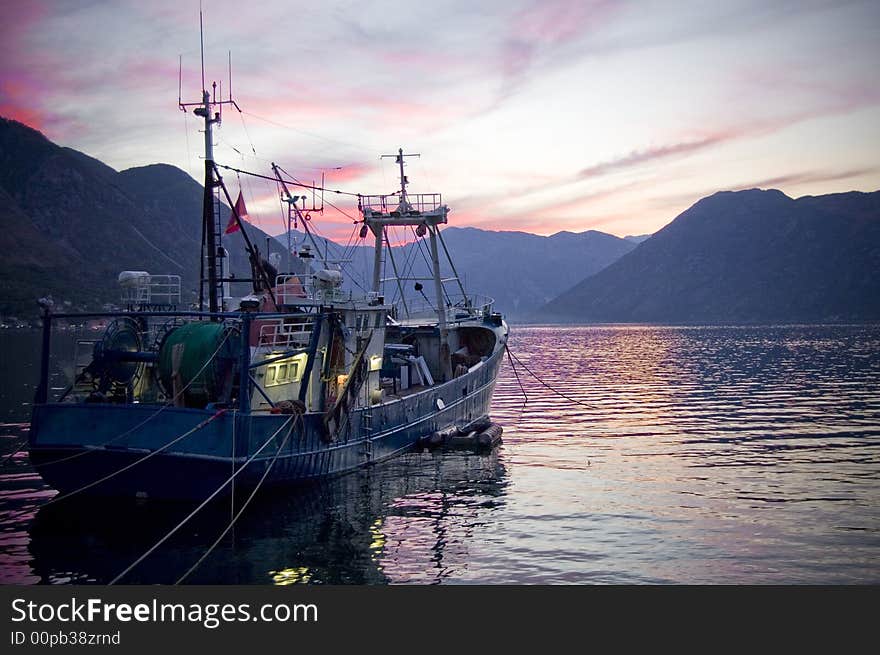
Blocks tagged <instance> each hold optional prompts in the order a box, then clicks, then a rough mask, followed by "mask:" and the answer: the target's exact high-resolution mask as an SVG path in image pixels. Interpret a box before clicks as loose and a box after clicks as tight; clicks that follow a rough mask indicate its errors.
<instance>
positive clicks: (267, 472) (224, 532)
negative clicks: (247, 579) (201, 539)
mask: <svg viewBox="0 0 880 655" xmlns="http://www.w3.org/2000/svg"><path fill="white" fill-rule="evenodd" d="M294 416H295V417H296V418H299V417H300V416H301V415H300V414H295V415H294ZM294 428H296V420H294V422H293V423H292V424H291V425H290V429H289V430H288V431H287V434H286V435H285V436H284V440H283V441H282V442H281V444H280V445H279V446H278V449H277V450H276V451H275V456H274V457H272V461H271V462H269V465H268V466H267V467H266V470H265V471H264V472H263V476H262V477H261V478H260V481H259V482H257V486H256V487H254V489H253V491H251V493H250V495H249V496H248V497H247V500H245V501H244V504H243V505H242V506H241V508H240V509H239V510H238V513H237V514H235V516H233V517H232V520H231V521H230V522H229V525H227V526H226V529H224V530H223V532H221V533H220V536H219V537H217V539H216V540H215V541H214V543H212V544H211V545H210V546H209V547H208V550H206V551H205V552H204V553H203V554H202V556H201V557H200V558H199V559H198V560H197V561H196V563H195V564H193V565H192V566H191V567H189V569H187V571H186V573H184V574H183V575H182V576H180V577H179V578H178V579H177V582H175V583H174V584H176V585H179V584H180V583H182V582H183V581H184V580H186V579H187V578H188V577H189V576H190V574H191V573H192V572H193V571H195V570H196V569H197V568H199V566H200V565H201V563H202V562H204V561H205V559H206V558H207V557H208V555H210V554H211V553H212V552H213V550H214V549H215V548H216V547H217V546H218V545H219V544H220V542H221V541H223V537H225V536H226V535H227V534H228V533H229V531H230V530H231V529H232V527H233V526H234V525H235V523H236V521H238V519H239V518H241V515H242V514H243V513H244V511H245V510H246V509H247V506H248V505H249V504H250V502H251V501H252V500H253V499H254V496H256V495H257V492H258V491H259V490H260V487H261V486H262V484H263V482H264V481H265V480H266V478H267V477H268V476H269V472H270V471H271V470H272V467H273V466H275V462H276V461H277V460H278V455H279V454H281V450H282V449H283V448H284V446H285V445H287V441H288V439H290V435H291V434H293V430H294ZM234 485H235V483H234V482H233V487H234Z"/></svg>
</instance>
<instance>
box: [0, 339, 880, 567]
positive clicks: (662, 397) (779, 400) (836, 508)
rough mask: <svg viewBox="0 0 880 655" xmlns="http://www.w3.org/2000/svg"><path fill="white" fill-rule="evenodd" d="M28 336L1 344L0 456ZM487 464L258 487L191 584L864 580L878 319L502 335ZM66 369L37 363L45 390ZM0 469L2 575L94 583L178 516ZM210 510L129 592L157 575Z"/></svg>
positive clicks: (876, 535)
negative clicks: (509, 357) (77, 496)
mask: <svg viewBox="0 0 880 655" xmlns="http://www.w3.org/2000/svg"><path fill="white" fill-rule="evenodd" d="M37 343H38V336H37V335H36V334H35V333H33V332H13V331H4V332H3V333H0V383H2V388H0V395H2V398H0V412H2V416H3V417H4V419H3V420H4V421H5V424H4V425H3V426H2V428H0V434H2V438H0V442H2V444H3V452H5V453H9V452H12V451H14V450H15V447H16V445H17V443H18V440H20V439H21V437H22V436H23V435H25V434H26V432H25V430H26V425H21V424H20V422H21V421H23V420H26V416H27V407H22V403H25V402H28V401H29V399H30V396H31V393H32V391H31V389H32V385H33V376H34V366H35V364H36V358H37V353H36V346H37ZM511 349H512V350H513V352H514V353H515V354H516V355H518V357H519V358H520V359H521V360H522V361H523V362H525V364H526V365H527V366H528V367H529V368H530V369H531V370H532V371H534V372H535V373H536V374H538V375H539V376H540V377H541V378H543V379H544V380H546V381H547V383H548V384H550V385H552V386H553V387H555V388H557V389H559V390H561V391H562V392H563V393H564V394H566V395H567V396H569V397H570V398H571V399H573V400H576V401H578V402H573V400H566V399H564V398H561V397H559V396H558V395H556V394H554V393H553V392H551V391H550V390H549V389H547V388H545V387H543V386H541V385H539V384H538V383H536V382H535V381H534V380H533V379H531V378H530V377H529V375H528V373H526V372H525V371H524V370H520V371H519V373H520V376H521V378H522V380H523V382H524V383H525V384H526V386H527V389H526V391H527V394H528V399H529V401H528V403H527V404H525V405H523V398H522V394H521V392H520V390H519V387H518V385H517V383H516V380H515V378H514V376H513V374H512V371H511V369H510V367H509V366H508V365H505V368H504V370H503V371H502V377H501V378H500V380H499V384H498V388H497V390H496V395H495V402H494V404H493V418H494V419H495V420H496V421H499V422H500V423H502V424H503V426H504V430H505V431H504V444H503V445H502V446H501V447H500V449H498V450H497V451H496V452H495V453H493V454H491V455H488V456H486V455H484V456H476V455H465V454H445V455H432V454H413V455H408V456H405V457H402V458H399V459H397V460H395V461H393V462H391V463H388V464H385V465H380V466H377V467H375V468H373V469H371V470H370V471H368V472H361V473H357V474H352V475H349V476H345V477H343V478H340V479H337V480H334V481H332V482H329V483H326V484H323V485H320V486H315V487H309V488H302V489H298V490H290V491H287V492H286V493H285V492H276V493H274V494H266V495H263V496H262V497H258V499H257V500H256V501H255V502H254V504H253V505H252V506H251V507H250V508H249V509H248V511H247V513H246V514H245V515H244V516H243V518H242V519H241V520H240V521H239V523H238V524H237V526H236V528H235V531H234V535H233V536H232V537H227V539H226V540H225V541H224V542H223V543H222V544H221V545H220V546H219V547H218V548H217V549H216V550H215V551H214V552H213V553H212V554H211V555H210V557H209V558H208V559H207V560H206V561H205V563H204V564H203V565H202V566H201V567H200V568H199V569H198V570H197V571H196V573H195V574H194V575H193V576H192V577H191V578H190V579H189V581H191V582H201V583H276V584H290V583H303V582H304V583H403V582H410V583H413V582H415V583H435V582H443V583H470V582H478V583H613V584H620V583H757V584H763V583H819V584H825V583H874V584H877V583H880V326H794V327H792V326H788V327H695V328H667V327H642V326H639V327H629V326H626V327H604V326H603V327H514V331H513V336H512V339H511ZM63 377H64V373H63V371H60V370H59V371H57V372H56V379H55V383H56V384H58V381H59V380H62V379H63ZM53 493H54V492H53V491H51V490H50V489H47V488H46V487H45V486H44V485H43V484H42V482H41V481H40V479H39V478H38V477H37V476H36V475H35V474H34V473H33V471H32V469H31V468H30V467H29V465H28V462H27V457H26V455H24V454H17V455H14V456H12V457H9V458H6V459H5V460H4V465H3V468H2V471H0V520H2V533H0V582H16V583H37V582H52V583H65V582H80V583H81V582H106V581H108V580H110V579H112V578H113V577H114V576H115V575H116V574H117V573H119V572H120V571H121V570H123V569H124V568H125V567H126V566H127V565H128V564H130V563H131V562H132V561H134V560H135V559H136V558H137V557H138V556H140V555H141V554H142V553H143V552H144V551H145V550H147V548H149V547H150V546H152V544H153V543H154V542H155V541H156V540H158V539H159V537H161V536H162V535H163V534H165V531H167V530H168V529H169V528H170V527H171V526H173V525H174V524H176V523H177V521H178V520H179V519H180V518H181V517H182V516H184V515H185V513H186V511H187V510H186V509H184V508H180V507H174V506H171V507H168V506H156V505H150V504H147V505H128V504H126V505H110V504H106V503H104V504H95V503H75V502H74V501H72V500H71V501H67V502H62V503H58V505H56V506H51V507H47V508H44V509H42V510H40V509H39V507H40V505H41V503H43V502H45V499H47V498H49V497H51V495H53ZM229 513H230V508H229V506H228V502H226V503H220V504H218V505H217V506H214V507H209V508H208V509H207V510H206V511H205V513H204V515H202V516H200V517H199V519H198V522H197V523H194V524H192V525H190V526H189V527H188V528H187V529H186V530H184V531H182V532H181V533H180V534H179V535H178V536H176V537H174V538H173V539H171V540H170V541H169V542H168V543H167V544H166V545H165V546H163V547H162V548H161V549H160V550H158V551H157V552H156V553H155V554H154V555H152V556H151V557H150V558H149V559H148V560H146V561H145V562H144V563H143V564H142V565H141V566H140V567H139V568H137V569H135V571H134V572H133V573H132V574H131V576H130V577H129V578H127V581H129V582H138V583H154V582H163V583H169V582H173V581H174V580H176V579H177V577H178V576H179V575H180V574H181V573H182V572H184V571H185V570H186V569H188V568H189V567H190V565H191V564H192V563H193V562H195V561H196V560H197V559H198V558H199V557H200V556H201V555H202V553H203V552H204V551H205V549H206V548H207V547H208V546H209V545H210V544H211V543H212V542H213V541H214V539H215V538H216V536H217V535H218V534H219V533H220V532H221V531H222V530H223V528H224V527H225V525H226V521H227V520H228V518H229Z"/></svg>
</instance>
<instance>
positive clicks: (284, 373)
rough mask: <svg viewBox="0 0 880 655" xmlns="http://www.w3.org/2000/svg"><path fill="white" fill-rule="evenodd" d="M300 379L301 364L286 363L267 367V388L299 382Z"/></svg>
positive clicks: (295, 362)
mask: <svg viewBox="0 0 880 655" xmlns="http://www.w3.org/2000/svg"><path fill="white" fill-rule="evenodd" d="M299 379H300V362H298V361H290V360H288V361H285V362H278V363H276V364H269V365H268V366H267V367H266V386H267V387H274V386H277V385H279V384H288V383H290V382H298V381H299Z"/></svg>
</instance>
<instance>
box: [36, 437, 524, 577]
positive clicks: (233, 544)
mask: <svg viewBox="0 0 880 655" xmlns="http://www.w3.org/2000/svg"><path fill="white" fill-rule="evenodd" d="M502 457H503V456H501V455H499V452H498V451H497V450H495V451H493V452H491V453H487V454H480V455H477V454H470V453H443V454H440V453H436V454H432V453H428V452H422V453H419V452H415V453H410V454H407V455H404V456H402V457H400V458H398V459H395V460H392V461H389V462H386V463H383V464H379V465H376V466H374V467H371V468H368V469H363V470H360V471H357V472H354V473H351V474H349V475H345V476H342V477H338V478H334V479H331V480H328V481H326V482H325V483H323V484H321V485H311V486H305V487H303V488H302V489H300V490H298V493H296V494H285V495H278V494H265V495H262V494H258V495H257V496H256V497H255V498H254V500H253V502H252V504H251V506H250V507H249V508H248V511H246V512H244V514H243V515H242V517H241V519H240V520H239V521H238V523H237V524H236V526H235V528H234V531H233V532H231V533H230V536H227V537H226V538H225V539H224V540H223V541H222V542H221V543H220V545H219V546H218V547H217V548H216V549H215V550H214V551H213V552H212V553H211V554H210V555H209V556H208V557H207V559H206V560H205V561H204V562H203V563H202V564H201V566H199V567H198V568H197V570H196V571H195V572H194V573H193V575H192V576H190V577H188V578H187V579H186V582H187V583H202V584H272V583H274V584H279V585H286V584H295V583H318V584H387V583H398V582H418V583H431V582H441V581H442V580H443V579H444V578H446V577H447V576H460V574H461V573H462V571H463V570H466V569H467V567H468V560H469V557H470V553H469V550H470V549H473V548H475V547H478V544H475V543H473V542H472V540H471V538H470V537H471V534H472V528H473V527H474V526H475V525H478V524H479V523H481V522H483V521H485V520H487V518H488V516H489V515H490V514H491V513H492V512H494V511H495V510H496V509H498V508H499V507H501V506H502V505H503V503H504V495H505V489H506V486H507V484H508V481H507V473H506V470H505V467H504V464H503V462H502ZM237 502H238V503H239V506H240V503H242V502H244V498H239V499H238V500H237ZM231 509H232V508H231V506H230V501H229V499H228V498H227V499H226V500H225V501H219V502H218V503H216V504H215V505H211V506H208V507H206V508H205V510H203V511H202V512H200V513H199V514H198V515H197V516H196V518H195V519H193V520H192V521H190V522H188V523H187V524H186V525H185V526H184V527H183V528H182V529H181V530H180V531H179V532H177V533H176V534H175V535H174V536H172V537H171V538H170V539H169V540H168V541H167V542H166V543H165V544H163V546H161V547H160V548H159V549H158V550H157V551H156V552H155V553H153V554H152V555H151V556H150V557H149V558H147V559H146V560H144V562H143V563H141V564H140V565H139V566H137V567H136V568H135V569H134V570H133V571H132V573H131V574H130V575H129V576H127V578H126V583H127V584H154V583H159V584H170V583H174V582H175V581H176V580H177V579H178V578H179V577H180V576H181V575H183V573H184V572H186V571H187V570H188V569H189V568H190V567H191V566H192V565H193V564H194V563H195V562H196V561H197V560H198V559H199V558H200V557H201V556H202V555H203V554H204V553H205V551H206V550H207V549H208V548H209V546H210V545H211V544H212V543H214V540H215V539H216V538H217V536H218V535H219V534H220V533H221V532H222V531H223V529H224V528H225V527H226V526H227V525H228V523H229V520H230V517H231ZM191 510H192V506H190V505H174V504H157V503H145V504H135V503H133V502H120V501H111V500H103V501H98V500H95V499H85V500H81V501H78V500H76V499H70V500H69V501H66V502H64V503H59V504H58V505H50V506H47V507H44V508H43V509H41V510H40V511H39V512H38V514H37V516H36V519H35V520H34V522H33V524H32V527H31V529H30V537H31V540H30V545H29V549H30V552H31V555H32V557H33V559H32V561H31V567H32V569H33V572H34V574H35V575H36V576H37V577H38V578H39V580H40V581H41V582H43V583H55V584H59V583H60V584H64V583H76V584H83V583H99V584H101V583H104V584H106V583H107V582H109V581H110V580H112V579H113V578H114V577H115V576H116V575H117V574H119V572H120V571H122V570H123V569H125V568H126V567H127V566H128V565H129V564H131V563H132V562H133V561H134V560H135V559H137V558H138V557H140V556H141V555H142V554H143V553H144V552H145V551H146V550H147V549H148V548H150V547H151V546H152V545H153V544H154V543H156V542H157V541H158V540H159V539H160V538H161V537H162V536H164V535H165V534H166V533H167V532H168V531H170V530H171V529H172V528H173V527H174V526H176V525H177V524H178V523H179V522H180V521H181V520H182V519H183V518H184V517H185V516H187V514H189V512H190V511H191Z"/></svg>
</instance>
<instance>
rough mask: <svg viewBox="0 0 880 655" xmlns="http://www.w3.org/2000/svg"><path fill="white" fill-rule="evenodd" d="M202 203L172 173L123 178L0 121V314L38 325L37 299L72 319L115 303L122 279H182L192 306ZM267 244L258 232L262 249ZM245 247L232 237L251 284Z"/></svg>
mask: <svg viewBox="0 0 880 655" xmlns="http://www.w3.org/2000/svg"><path fill="white" fill-rule="evenodd" d="M202 193H203V191H202V186H201V185H199V184H198V183H197V182H196V181H194V180H193V179H192V178H191V177H190V176H189V175H187V174H186V173H185V172H184V171H182V170H180V169H177V168H175V167H173V166H167V165H161V164H159V165H153V166H145V167H140V168H132V169H128V170H125V171H122V172H117V171H116V170H114V169H112V168H110V167H109V166H106V165H105V164H103V163H101V162H100V161H98V160H97V159H94V158H92V157H89V156H88V155H85V154H83V153H81V152H78V151H76V150H73V149H71V148H64V147H60V146H58V145H56V144H54V143H52V142H51V141H49V140H48V139H46V138H45V137H44V136H43V135H42V134H41V133H39V132H37V131H36V130H33V129H31V128H29V127H27V126H25V125H22V124H21V123H18V122H16V121H12V120H8V119H4V118H0V249H2V252H3V257H2V258H0V314H6V315H8V314H16V315H20V316H34V315H35V314H36V313H37V306H36V303H35V299H36V298H38V297H41V296H44V295H46V294H51V295H52V296H53V297H54V299H55V300H56V301H66V303H63V305H62V307H65V308H68V309H96V308H99V307H100V306H101V305H102V304H104V303H108V302H109V303H112V302H116V301H118V298H119V287H118V285H117V282H116V278H117V275H118V274H119V272H120V271H122V270H147V271H149V272H151V273H167V274H175V275H180V276H181V277H182V285H183V286H182V289H183V291H184V302H191V301H192V300H194V299H195V294H196V290H197V289H198V284H199V283H198V278H199V250H200V246H201V220H202V219H201V215H202V210H201V204H202ZM223 211H224V212H229V209H228V208H226V209H224V210H223ZM265 237H266V235H265V234H264V233H262V232H260V231H259V230H257V229H256V228H251V238H252V239H254V240H255V241H258V242H262V243H264V242H265ZM240 242H241V237H240V236H239V235H237V234H234V235H231V238H230V237H227V238H226V239H225V240H224V245H225V246H226V247H227V249H228V250H229V251H230V253H231V257H230V259H231V261H232V270H233V272H234V273H235V274H236V275H237V276H239V277H250V265H249V264H248V262H247V259H246V257H245V256H244V255H243V254H242V252H243V249H242V248H241V247H239V246H240ZM68 303H69V304H68Z"/></svg>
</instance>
